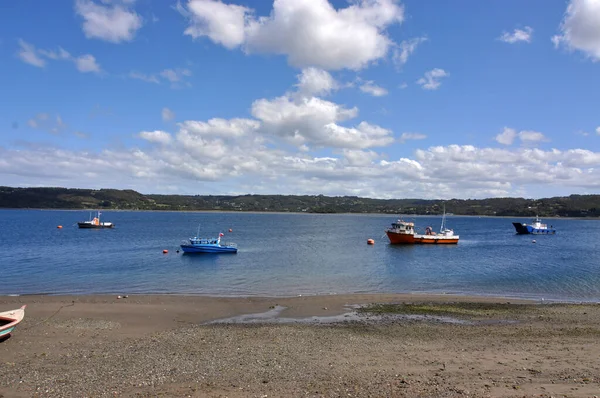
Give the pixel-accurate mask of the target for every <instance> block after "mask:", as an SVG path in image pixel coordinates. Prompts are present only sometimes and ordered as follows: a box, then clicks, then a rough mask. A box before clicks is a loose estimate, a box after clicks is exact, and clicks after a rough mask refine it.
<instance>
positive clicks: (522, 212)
mask: <svg viewBox="0 0 600 398" xmlns="http://www.w3.org/2000/svg"><path fill="white" fill-rule="evenodd" d="M443 205H445V206H446V212H447V213H454V214H456V215H472V216H512V217H519V216H523V217H531V216H535V215H536V214H537V215H539V216H540V217H600V195H570V196H567V197H554V198H545V199H524V198H493V199H477V200H474V199H467V200H463V199H450V200H445V201H442V200H424V199H369V198H359V197H356V196H323V195H303V196H298V195H242V196H227V195H223V196H214V195H144V194H141V193H139V192H136V191H133V190H119V189H99V190H94V189H70V188H11V187H0V208H19V209H21V208H35V209H120V210H221V211H270V212H308V213H386V214H419V215H426V214H441V212H442V206H443Z"/></svg>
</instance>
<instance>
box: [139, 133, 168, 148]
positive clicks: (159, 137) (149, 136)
mask: <svg viewBox="0 0 600 398" xmlns="http://www.w3.org/2000/svg"><path fill="white" fill-rule="evenodd" d="M139 137H140V138H142V139H144V140H146V141H150V142H156V143H159V144H163V145H167V144H169V143H170V142H171V134H169V133H167V132H166V131H161V130H156V131H142V132H141V133H140V134H139Z"/></svg>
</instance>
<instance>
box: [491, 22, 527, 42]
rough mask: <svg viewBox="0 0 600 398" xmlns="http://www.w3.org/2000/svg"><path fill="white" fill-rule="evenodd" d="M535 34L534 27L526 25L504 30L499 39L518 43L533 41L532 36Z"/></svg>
mask: <svg viewBox="0 0 600 398" xmlns="http://www.w3.org/2000/svg"><path fill="white" fill-rule="evenodd" d="M532 35H533V28H532V27H531V26H525V27H524V28H523V29H515V30H513V31H512V32H503V33H502V35H501V36H500V37H499V38H498V40H500V41H503V42H505V43H510V44H514V43H518V42H521V41H523V42H525V43H531V37H532Z"/></svg>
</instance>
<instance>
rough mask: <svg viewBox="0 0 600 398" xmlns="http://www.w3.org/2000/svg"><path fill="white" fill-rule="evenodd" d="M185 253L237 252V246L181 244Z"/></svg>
mask: <svg viewBox="0 0 600 398" xmlns="http://www.w3.org/2000/svg"><path fill="white" fill-rule="evenodd" d="M181 250H182V251H183V252H184V253H237V247H231V246H220V245H181Z"/></svg>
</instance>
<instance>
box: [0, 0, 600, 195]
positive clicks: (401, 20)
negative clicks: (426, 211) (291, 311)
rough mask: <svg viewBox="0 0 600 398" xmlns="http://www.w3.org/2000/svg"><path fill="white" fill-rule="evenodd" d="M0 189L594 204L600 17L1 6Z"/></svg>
mask: <svg viewBox="0 0 600 398" xmlns="http://www.w3.org/2000/svg"><path fill="white" fill-rule="evenodd" d="M0 99H1V101H0V185H4V186H13V187H40V186H43V187H49V186H51V187H67V188H93V189H100V188H117V189H134V190H136V191H138V192H141V193H145V194H152V193H154V194H158V193H162V194H186V195H190V194H191V195H241V194H283V195H319V194H323V195H327V196H341V195H352V196H361V197H371V198H384V199H390V198H424V199H450V198H459V199H481V198H490V197H526V198H543V197H551V196H566V195H570V194H598V193H600V0H528V1H522V0H505V1H481V0H455V1H437V0H435V1H434V0H405V1H395V0H352V1H346V0H274V1H272V0H223V1H218V0H180V1H172V0H57V1H39V0H21V1H2V2H0Z"/></svg>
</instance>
